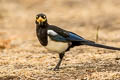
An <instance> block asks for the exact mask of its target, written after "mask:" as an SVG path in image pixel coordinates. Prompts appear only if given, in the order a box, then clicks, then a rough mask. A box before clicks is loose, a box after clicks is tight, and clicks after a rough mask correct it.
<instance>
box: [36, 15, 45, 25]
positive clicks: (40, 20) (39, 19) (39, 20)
mask: <svg viewBox="0 0 120 80" xmlns="http://www.w3.org/2000/svg"><path fill="white" fill-rule="evenodd" d="M36 21H37V22H38V23H39V24H40V23H41V22H45V21H46V18H45V19H43V18H42V17H39V18H38V19H36Z"/></svg>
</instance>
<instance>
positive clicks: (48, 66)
mask: <svg viewBox="0 0 120 80" xmlns="http://www.w3.org/2000/svg"><path fill="white" fill-rule="evenodd" d="M119 9H120V1H119V0H103V1H101V0H0V80H119V79H120V51H113V50H106V49H101V48H94V47H89V46H78V47H74V48H72V49H71V50H70V51H69V52H66V54H65V57H64V60H63V62H62V65H61V69H60V70H59V71H53V70H52V69H53V68H54V67H55V65H56V63H57V62H58V54H53V53H51V52H48V51H47V50H46V49H45V48H44V47H42V46H41V45H40V44H39V41H38V40H37V38H36V32H35V28H36V27H35V16H36V14H38V13H41V12H42V13H45V14H46V15H47V17H48V22H49V23H50V24H54V25H57V26H59V27H61V28H64V29H66V30H69V31H73V32H75V33H77V34H79V35H81V36H82V37H84V38H86V39H89V40H93V41H96V34H97V27H98V26H100V29H99V32H98V37H99V38H98V41H97V42H98V43H101V44H106V45H110V46H116V47H120V10H119Z"/></svg>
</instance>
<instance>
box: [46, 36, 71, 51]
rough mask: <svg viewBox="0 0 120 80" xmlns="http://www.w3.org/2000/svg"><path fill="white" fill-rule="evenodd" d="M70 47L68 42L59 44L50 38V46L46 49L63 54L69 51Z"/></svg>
mask: <svg viewBox="0 0 120 80" xmlns="http://www.w3.org/2000/svg"><path fill="white" fill-rule="evenodd" d="M68 47H69V43H68V42H58V41H54V40H52V39H51V38H50V37H48V44H47V46H45V48H46V49H48V50H49V51H52V52H57V53H62V52H64V51H66V50H67V48H68Z"/></svg>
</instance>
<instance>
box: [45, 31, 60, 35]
mask: <svg viewBox="0 0 120 80" xmlns="http://www.w3.org/2000/svg"><path fill="white" fill-rule="evenodd" d="M47 34H50V35H53V36H56V35H58V34H57V33H56V32H55V31H53V30H48V31H47Z"/></svg>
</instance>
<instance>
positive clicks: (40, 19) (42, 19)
mask: <svg viewBox="0 0 120 80" xmlns="http://www.w3.org/2000/svg"><path fill="white" fill-rule="evenodd" d="M36 24H37V25H39V26H44V25H46V24H47V17H46V15H45V14H42V13H40V14H38V15H36Z"/></svg>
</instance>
